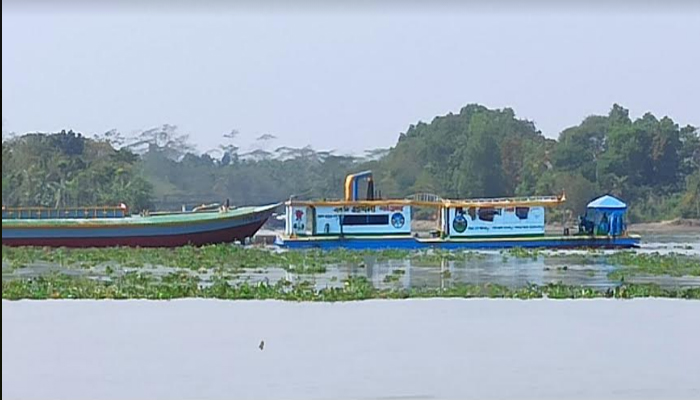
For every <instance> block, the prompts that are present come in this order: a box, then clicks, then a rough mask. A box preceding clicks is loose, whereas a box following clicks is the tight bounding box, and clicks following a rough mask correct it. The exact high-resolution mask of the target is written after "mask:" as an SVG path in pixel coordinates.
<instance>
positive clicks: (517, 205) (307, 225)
mask: <svg viewBox="0 0 700 400" xmlns="http://www.w3.org/2000/svg"><path fill="white" fill-rule="evenodd" d="M361 179H366V180H367V196H366V198H363V199H360V198H359V192H360V188H359V183H358V182H359V180H361ZM564 201H566V196H565V195H564V194H562V195H559V196H533V197H513V198H488V199H466V200H449V199H442V198H439V197H438V196H435V195H425V194H422V195H414V196H411V197H409V198H406V199H395V200H383V199H377V198H376V196H375V193H374V184H373V182H372V173H371V171H365V172H362V173H359V174H354V175H349V176H348V177H347V178H346V181H345V198H344V199H343V200H333V201H327V200H323V201H298V200H293V199H290V200H289V201H288V202H286V203H285V207H286V217H285V232H284V234H283V235H281V236H279V237H278V238H277V240H276V244H277V245H279V246H282V247H287V248H322V249H330V248H352V249H391V248H404V249H421V248H444V249H503V248H512V247H523V248H629V247H636V246H638V245H639V242H640V237H639V236H637V235H631V234H628V233H627V229H626V224H625V213H626V210H627V206H626V205H625V204H624V203H622V202H621V201H619V200H618V199H615V198H613V197H612V196H604V197H603V198H601V199H598V200H596V201H594V202H592V203H591V204H589V208H588V212H587V214H586V216H585V217H581V220H580V223H579V227H578V231H577V232H575V233H573V234H572V233H571V232H570V231H571V230H570V229H565V230H564V232H562V234H561V235H546V234H545V209H546V208H548V207H555V206H558V205H560V204H562V203H563V202H564ZM413 207H422V208H430V207H432V208H434V210H435V211H436V214H437V216H438V218H437V221H436V225H437V226H436V228H435V230H434V231H432V232H431V234H430V235H428V236H423V237H421V236H420V235H418V234H417V233H415V232H413V231H412V230H411V217H412V209H413ZM592 227H593V228H595V229H592Z"/></svg>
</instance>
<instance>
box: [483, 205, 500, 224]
mask: <svg viewBox="0 0 700 400" xmlns="http://www.w3.org/2000/svg"><path fill="white" fill-rule="evenodd" d="M494 215H501V209H500V208H499V209H498V210H497V209H495V208H493V207H486V208H480V209H479V219H480V220H482V221H486V222H493V216H494Z"/></svg>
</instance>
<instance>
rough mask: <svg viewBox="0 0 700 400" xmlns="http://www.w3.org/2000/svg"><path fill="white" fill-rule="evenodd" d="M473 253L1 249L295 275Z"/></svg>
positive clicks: (15, 255) (52, 257) (78, 261)
mask: <svg viewBox="0 0 700 400" xmlns="http://www.w3.org/2000/svg"><path fill="white" fill-rule="evenodd" d="M484 257H485V255H484V254H480V253H476V252H468V251H464V252H451V251H446V250H427V251H409V250H380V251H369V250H366V251H353V250H346V249H338V250H331V251H322V250H306V251H275V250H270V249H266V248H260V247H243V246H239V245H232V244H220V245H209V246H201V247H195V246H183V247H178V248H175V249H166V248H130V247H114V248H100V249H97V248H89V249H67V248H57V249H52V248H42V247H5V246H3V248H2V261H3V263H7V264H8V265H10V266H11V267H21V266H26V265H28V264H32V263H36V262H46V263H52V264H56V265H60V266H70V267H72V268H86V269H89V268H93V267H95V266H97V265H101V264H106V263H111V264H118V265H120V266H122V267H124V268H142V267H148V266H162V267H171V268H184V269H189V270H194V271H198V270H201V269H212V268H217V267H221V268H226V269H257V268H262V267H282V268H286V269H289V270H290V271H291V270H294V271H295V272H298V271H299V270H300V269H301V270H305V271H307V272H308V273H322V272H324V271H325V269H324V268H323V266H327V265H338V264H355V265H358V266H361V267H362V266H364V265H365V263H366V261H367V260H373V261H386V260H404V259H410V260H414V261H420V262H422V263H425V264H431V263H440V262H443V261H468V260H474V259H481V258H484Z"/></svg>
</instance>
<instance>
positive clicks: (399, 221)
mask: <svg viewBox="0 0 700 400" xmlns="http://www.w3.org/2000/svg"><path fill="white" fill-rule="evenodd" d="M405 223H406V218H404V216H403V214H401V213H394V214H393V215H392V216H391V225H393V227H394V228H396V229H400V228H401V227H403V224H405Z"/></svg>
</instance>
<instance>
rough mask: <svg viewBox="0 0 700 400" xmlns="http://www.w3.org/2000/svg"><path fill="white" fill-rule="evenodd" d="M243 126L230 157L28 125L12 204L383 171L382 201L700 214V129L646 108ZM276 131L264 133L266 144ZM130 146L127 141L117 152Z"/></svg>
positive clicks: (140, 203) (308, 184)
mask: <svg viewBox="0 0 700 400" xmlns="http://www.w3.org/2000/svg"><path fill="white" fill-rule="evenodd" d="M236 135H237V132H235V131H233V132H231V133H229V134H227V135H224V140H226V143H225V144H224V145H222V146H221V149H220V150H219V155H217V156H212V155H210V154H202V155H197V154H194V153H192V152H191V147H190V146H189V145H188V143H187V140H186V139H187V138H186V136H183V135H178V133H177V132H176V129H175V127H173V126H170V125H164V126H163V127H159V128H155V129H151V130H148V131H145V132H143V133H142V134H141V135H139V136H138V137H137V138H134V139H132V140H131V141H128V140H126V139H124V138H122V137H121V136H120V135H119V134H118V133H117V132H114V131H112V132H108V133H106V134H105V135H102V136H100V137H98V138H96V139H94V140H93V139H86V138H83V137H82V136H80V135H76V134H75V133H73V132H68V133H66V132H61V133H58V134H52V135H45V134H28V135H24V136H20V137H15V138H11V139H9V140H7V141H3V166H2V168H3V170H2V179H3V203H4V204H6V205H45V206H56V205H59V206H60V205H88V204H105V203H116V202H122V201H124V202H127V203H128V204H130V205H131V206H132V208H136V209H139V208H146V207H149V206H153V207H156V208H161V209H162V208H179V207H180V205H182V204H187V205H194V204H200V203H204V202H215V201H223V200H224V199H227V198H228V199H230V201H231V202H232V203H233V204H261V203H269V202H275V201H280V200H284V199H286V198H288V197H289V196H290V195H294V196H297V197H302V198H323V197H333V198H337V197H340V196H341V195H342V181H343V177H344V176H345V175H346V174H347V173H349V172H352V171H358V170H361V169H372V170H374V171H375V176H376V178H377V185H376V188H377V189H379V190H381V192H382V195H383V197H403V196H406V195H409V194H412V193H416V192H429V193H435V194H438V195H440V196H442V197H451V198H466V197H481V196H513V195H532V194H543V195H544V194H556V193H561V191H562V190H564V191H566V194H567V198H568V202H567V205H566V209H567V210H568V211H571V212H573V213H579V212H581V211H582V210H583V209H584V207H585V204H586V203H587V202H588V201H589V200H591V199H592V198H593V197H595V196H597V195H599V194H603V193H611V194H614V195H617V196H619V197H621V198H622V199H624V200H626V201H627V202H629V203H630V204H631V207H632V209H631V211H632V218H633V219H634V220H637V221H641V220H655V219H669V218H674V217H688V218H700V138H699V137H698V130H697V129H696V128H694V127H691V126H687V127H683V128H681V127H679V126H678V124H676V123H675V122H674V121H673V120H672V119H670V118H668V117H664V118H662V119H657V118H656V117H655V116H654V115H652V114H650V113H647V114H645V115H644V116H643V117H641V118H639V119H637V120H632V119H631V118H630V117H629V113H628V111H627V110H626V109H624V108H623V107H621V106H619V105H614V106H613V107H612V109H611V111H610V113H609V114H608V115H607V116H590V117H588V118H586V119H585V120H584V121H583V122H582V123H581V124H579V125H577V126H573V127H571V128H568V129H565V130H564V131H563V132H562V133H561V134H560V137H559V140H557V141H555V140H552V139H547V138H545V137H544V136H543V135H542V134H541V132H539V131H538V130H537V128H536V127H535V125H534V124H533V123H532V122H530V121H526V120H521V119H517V118H516V117H515V113H514V111H513V110H511V109H507V108H506V109H503V110H491V109H487V108H486V107H483V106H479V105H468V106H466V107H464V108H462V110H460V112H459V113H458V114H452V113H450V114H448V115H445V116H441V117H436V118H435V119H434V120H433V121H432V122H431V123H423V122H420V123H418V124H417V125H412V126H410V127H409V129H408V130H407V132H406V133H405V134H401V135H400V137H399V140H398V143H397V144H396V146H394V147H393V148H391V149H389V150H388V151H374V152H370V153H368V156H367V157H348V156H339V155H335V154H333V153H331V152H317V151H314V150H312V149H311V148H309V147H307V148H302V149H292V148H278V149H276V150H274V151H267V150H265V149H264V148H262V147H261V148H259V149H258V150H256V151H253V152H251V153H248V154H241V153H240V152H239V149H238V147H237V146H236V143H235V139H236ZM273 138H274V137H272V136H270V135H263V136H262V137H261V138H260V139H261V140H262V141H264V142H266V143H267V141H269V140H270V139H273ZM115 148H120V150H115Z"/></svg>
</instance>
